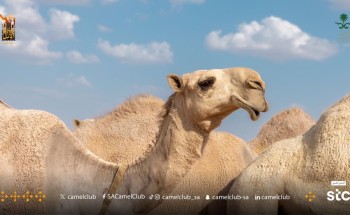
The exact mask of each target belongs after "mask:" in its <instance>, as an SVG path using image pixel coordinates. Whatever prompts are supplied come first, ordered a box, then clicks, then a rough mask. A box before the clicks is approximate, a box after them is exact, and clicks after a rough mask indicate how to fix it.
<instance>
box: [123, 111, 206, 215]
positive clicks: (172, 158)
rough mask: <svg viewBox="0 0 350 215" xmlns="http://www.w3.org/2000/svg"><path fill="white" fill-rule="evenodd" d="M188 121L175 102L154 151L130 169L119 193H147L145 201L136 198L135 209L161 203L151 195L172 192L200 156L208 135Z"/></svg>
mask: <svg viewBox="0 0 350 215" xmlns="http://www.w3.org/2000/svg"><path fill="white" fill-rule="evenodd" d="M188 120H189V118H187V117H185V114H183V113H181V112H180V111H179V109H178V108H177V107H176V106H175V105H172V107H171V109H170V110H169V112H168V114H167V115H166V116H165V117H164V121H163V123H162V126H161V129H160V132H159V135H158V138H157V141H156V144H155V146H154V148H153V150H152V152H151V153H150V154H149V156H148V157H147V158H145V159H144V160H142V161H141V162H139V163H137V164H134V165H132V166H130V167H129V168H128V170H127V172H126V174H125V177H124V180H123V183H122V185H121V189H120V192H121V193H127V194H136V193H138V194H144V195H145V196H146V200H143V201H133V205H132V207H133V210H134V211H138V212H147V211H149V210H151V209H152V208H154V207H155V206H156V205H157V204H159V202H160V201H154V200H153V201H152V200H149V198H148V196H150V195H152V194H160V195H162V194H167V193H170V192H171V191H172V190H173V189H174V188H175V186H176V185H177V184H178V183H179V182H180V181H181V179H182V178H183V177H184V176H185V175H186V173H187V172H188V171H189V170H190V169H191V167H192V166H193V165H194V163H195V162H196V161H197V160H198V159H199V158H200V156H201V152H202V148H203V146H204V144H205V143H206V141H207V136H208V135H207V134H206V133H203V132H202V131H200V130H199V129H198V127H196V126H195V125H194V124H192V123H189V122H188Z"/></svg>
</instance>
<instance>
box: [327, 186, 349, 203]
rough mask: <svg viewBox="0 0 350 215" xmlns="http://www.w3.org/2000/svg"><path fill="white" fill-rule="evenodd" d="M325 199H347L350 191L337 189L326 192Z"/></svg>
mask: <svg viewBox="0 0 350 215" xmlns="http://www.w3.org/2000/svg"><path fill="white" fill-rule="evenodd" d="M327 200H328V201H334V200H335V201H349V200H350V192H349V191H340V190H338V189H336V190H335V192H334V191H328V192H327Z"/></svg>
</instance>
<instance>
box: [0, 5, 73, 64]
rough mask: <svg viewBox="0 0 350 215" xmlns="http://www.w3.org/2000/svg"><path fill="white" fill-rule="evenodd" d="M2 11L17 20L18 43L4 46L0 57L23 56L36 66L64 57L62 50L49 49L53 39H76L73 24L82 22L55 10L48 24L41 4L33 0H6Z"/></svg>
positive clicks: (67, 13) (0, 6) (69, 14)
mask: <svg viewBox="0 0 350 215" xmlns="http://www.w3.org/2000/svg"><path fill="white" fill-rule="evenodd" d="M0 10H1V11H3V12H7V11H11V13H12V14H14V15H15V16H16V19H17V22H16V41H15V42H14V44H13V45H3V46H2V47H3V48H1V49H0V54H1V55H5V56H9V54H11V55H14V56H16V57H17V56H21V57H22V58H24V59H25V60H27V61H29V62H31V63H36V64H50V63H52V61H53V60H56V59H59V58H61V57H62V55H63V54H62V53H61V52H60V51H52V50H50V49H49V45H50V40H52V39H69V38H73V37H74V23H76V22H77V21H79V17H78V16H77V15H74V14H71V13H69V12H67V11H61V10H57V9H52V10H50V13H49V15H50V21H49V22H48V21H46V20H45V18H43V16H42V15H41V14H40V12H39V8H38V5H37V4H36V3H34V2H33V1H31V0H6V1H5V5H0ZM4 15H6V14H4ZM28 17H30V18H28Z"/></svg>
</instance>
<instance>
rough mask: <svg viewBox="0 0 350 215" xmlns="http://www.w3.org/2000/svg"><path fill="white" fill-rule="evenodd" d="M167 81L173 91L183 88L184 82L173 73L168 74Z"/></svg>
mask: <svg viewBox="0 0 350 215" xmlns="http://www.w3.org/2000/svg"><path fill="white" fill-rule="evenodd" d="M167 78H168V83H169V86H170V87H171V88H172V89H173V90H174V91H175V92H181V91H182V90H183V88H184V82H183V80H182V78H181V77H180V76H178V75H175V74H170V75H168V77H167Z"/></svg>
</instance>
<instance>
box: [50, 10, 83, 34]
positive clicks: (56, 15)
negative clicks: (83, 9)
mask: <svg viewBox="0 0 350 215" xmlns="http://www.w3.org/2000/svg"><path fill="white" fill-rule="evenodd" d="M50 17H51V20H50V23H51V24H50V25H49V26H50V32H49V33H50V35H51V36H54V37H55V38H56V39H69V38H73V37H74V23H75V22H78V21H79V20H80V18H79V16H77V15H74V14H71V13H69V12H67V11H61V10H57V9H51V10H50Z"/></svg>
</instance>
